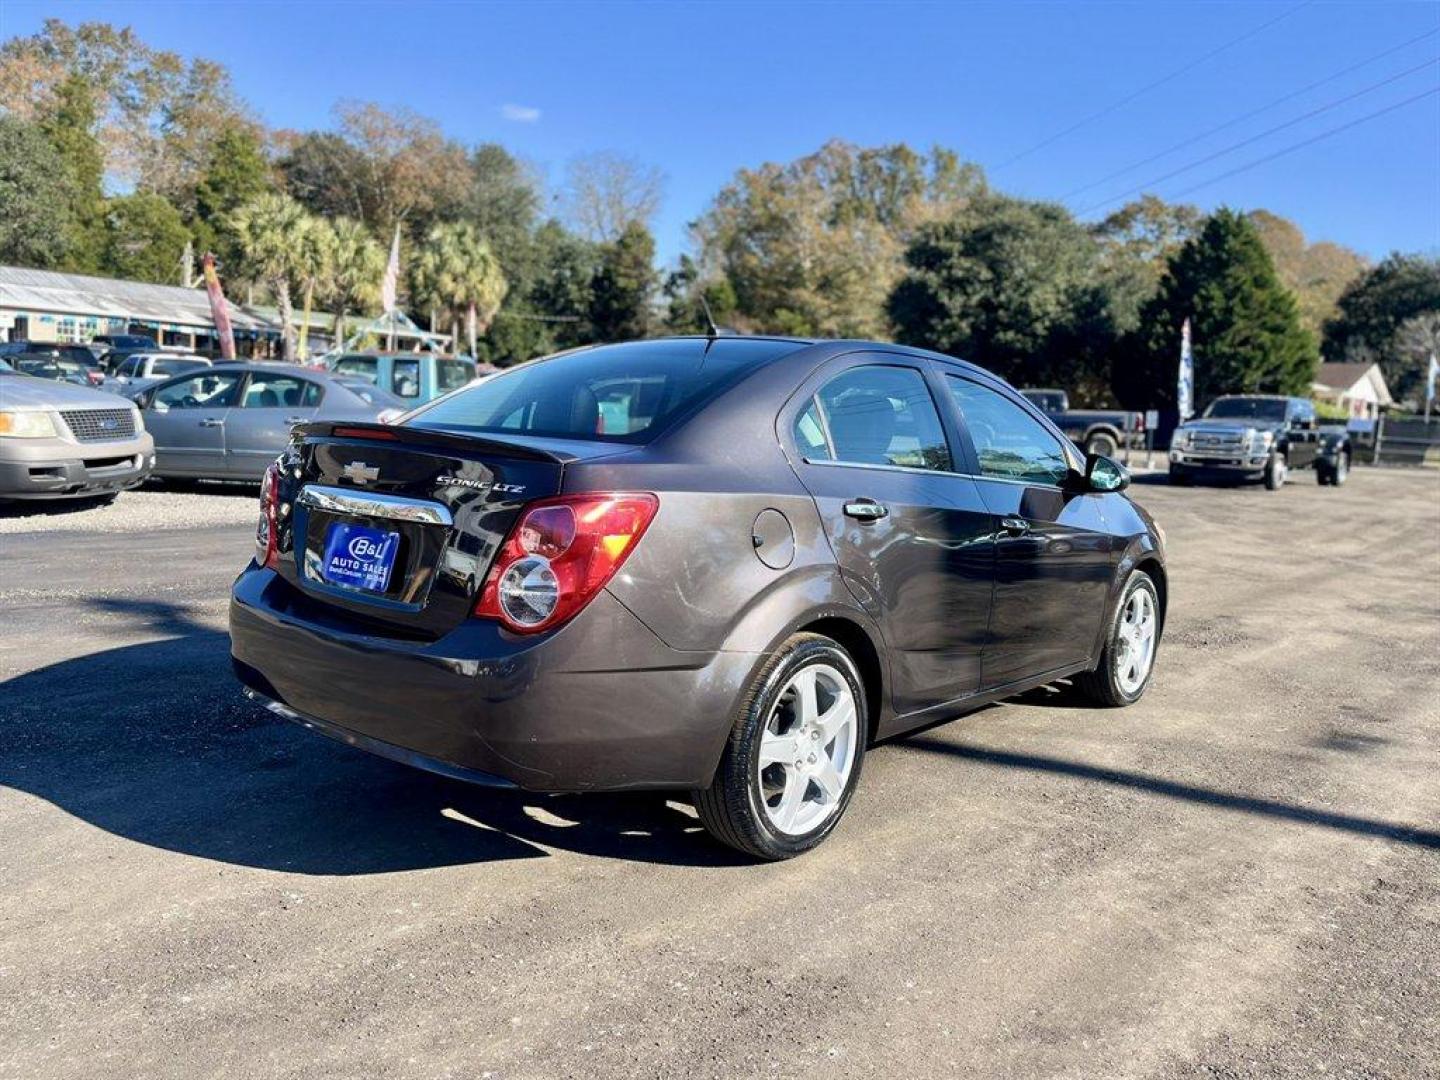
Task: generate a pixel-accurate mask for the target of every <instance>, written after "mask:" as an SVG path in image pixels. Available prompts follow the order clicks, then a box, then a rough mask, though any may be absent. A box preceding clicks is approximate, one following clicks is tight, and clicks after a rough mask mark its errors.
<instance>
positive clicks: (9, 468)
mask: <svg viewBox="0 0 1440 1080" xmlns="http://www.w3.org/2000/svg"><path fill="white" fill-rule="evenodd" d="M154 463H155V445H154V443H153V442H152V441H151V439H150V436H149V435H148V434H147V433H146V431H145V427H144V425H143V424H142V423H141V422H140V413H139V411H138V410H137V409H136V408H135V406H134V405H133V404H131V403H130V402H128V401H124V400H122V399H120V398H117V397H116V396H115V395H114V394H107V393H104V392H102V391H99V390H91V389H89V388H87V387H80V386H72V385H69V384H67V383H64V382H56V381H53V380H46V379H37V378H34V377H32V376H29V375H22V374H20V373H19V372H17V371H15V370H14V369H13V368H12V367H11V366H10V365H9V364H8V363H6V362H5V361H3V360H0V500H6V499H71V498H83V497H100V498H114V497H115V496H116V495H118V494H119V493H120V492H121V491H123V490H125V489H126V488H132V487H134V486H135V485H136V484H139V483H140V482H141V481H142V480H144V479H145V477H146V475H147V474H148V473H149V472H150V469H151V467H152V466H153V465H154Z"/></svg>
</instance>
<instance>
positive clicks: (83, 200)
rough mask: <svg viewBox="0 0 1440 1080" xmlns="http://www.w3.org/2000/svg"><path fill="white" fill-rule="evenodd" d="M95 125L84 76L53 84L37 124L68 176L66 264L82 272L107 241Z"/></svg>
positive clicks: (96, 263) (92, 267)
mask: <svg viewBox="0 0 1440 1080" xmlns="http://www.w3.org/2000/svg"><path fill="white" fill-rule="evenodd" d="M95 125H96V115H95V100H94V96H93V95H92V94H91V91H90V89H89V87H88V86H87V85H86V83H85V80H84V79H83V78H81V77H80V76H78V75H71V76H70V77H68V78H66V79H65V80H64V81H63V82H62V83H61V84H60V85H59V87H58V88H57V90H56V95H55V100H54V104H53V107H52V108H51V109H50V110H49V111H48V112H47V113H45V114H44V115H43V116H42V117H41V119H40V129H41V130H42V131H43V132H44V133H45V135H46V137H47V138H48V139H49V140H50V144H51V145H52V146H54V147H55V152H56V153H57V154H58V155H59V157H60V161H61V163H62V166H63V169H64V172H65V176H66V177H67V179H68V187H69V191H70V214H69V219H70V242H69V245H68V251H67V253H66V258H65V266H66V268H67V269H70V270H75V271H78V272H81V273H93V272H94V271H96V270H98V269H99V268H100V263H101V248H102V247H103V246H104V242H105V236H104V220H103V216H104V212H105V191H104V186H103V182H104V174H105V161H104V156H103V155H102V153H101V151H100V142H99V140H98V139H96V137H95Z"/></svg>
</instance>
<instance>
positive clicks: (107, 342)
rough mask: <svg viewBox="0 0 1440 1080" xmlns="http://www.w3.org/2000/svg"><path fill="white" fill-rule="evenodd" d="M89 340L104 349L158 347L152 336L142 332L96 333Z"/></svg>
mask: <svg viewBox="0 0 1440 1080" xmlns="http://www.w3.org/2000/svg"><path fill="white" fill-rule="evenodd" d="M90 341H91V343H92V344H95V345H103V346H104V347H105V348H106V349H158V348H159V347H160V346H159V344H158V343H157V342H156V341H155V339H154V338H148V337H146V336H145V335H144V334H96V335H95V336H94V337H93V338H91V339H90Z"/></svg>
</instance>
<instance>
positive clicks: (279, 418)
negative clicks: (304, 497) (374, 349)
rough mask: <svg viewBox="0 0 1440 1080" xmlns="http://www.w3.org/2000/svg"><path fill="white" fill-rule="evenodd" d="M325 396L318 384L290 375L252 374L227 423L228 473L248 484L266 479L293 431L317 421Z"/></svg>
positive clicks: (284, 372)
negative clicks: (296, 426) (268, 470)
mask: <svg viewBox="0 0 1440 1080" xmlns="http://www.w3.org/2000/svg"><path fill="white" fill-rule="evenodd" d="M322 393H323V391H322V389H321V387H320V385H319V384H318V383H314V382H311V381H310V380H309V379H304V378H301V377H300V376H298V375H293V374H291V373H290V372H287V371H254V372H251V373H250V381H249V382H248V383H246V385H245V392H244V394H243V395H241V397H240V405H239V407H238V408H235V409H231V410H230V415H229V417H228V419H227V420H226V430H225V455H226V459H227V461H226V471H227V472H228V473H229V474H230V475H231V476H233V477H237V478H240V479H246V480H259V479H260V478H261V477H262V476H264V475H265V470H266V468H267V467H268V466H269V465H270V463H271V462H272V461H274V460H275V458H276V457H278V456H279V454H280V453H281V451H283V450H284V449H285V444H286V443H288V442H289V441H290V429H291V428H293V427H294V426H295V425H296V424H304V423H307V422H309V421H310V420H313V419H314V418H315V410H316V409H317V408H319V405H320V398H321V395H322Z"/></svg>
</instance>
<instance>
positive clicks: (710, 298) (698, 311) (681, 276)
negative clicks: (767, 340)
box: [661, 255, 735, 334]
mask: <svg viewBox="0 0 1440 1080" xmlns="http://www.w3.org/2000/svg"><path fill="white" fill-rule="evenodd" d="M661 292H662V293H663V294H664V296H665V301H666V306H665V326H666V328H667V329H668V330H670V331H671V332H673V333H676V334H696V333H704V332H705V331H706V329H707V327H708V324H707V322H706V319H705V307H706V306H708V307H709V309H710V316H711V317H712V318H713V319H715V321H716V323H717V324H718V325H720V326H725V325H727V324H728V323H729V322H730V320H731V319H732V318H733V317H734V315H735V288H734V286H732V285H731V284H730V281H729V279H728V278H723V277H722V278H714V277H712V278H709V279H708V280H707V279H706V278H705V276H704V275H703V273H702V272H701V269H700V264H699V263H697V262H696V261H695V260H694V259H692V258H691V257H690V256H689V255H681V256H680V265H679V266H678V267H676V268H675V269H674V270H672V271H671V272H670V273H669V274H667V275H666V277H665V284H664V286H663V287H662V288H661ZM702 298H703V299H704V301H705V303H704V305H702V304H701V302H700V301H701V299H702Z"/></svg>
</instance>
